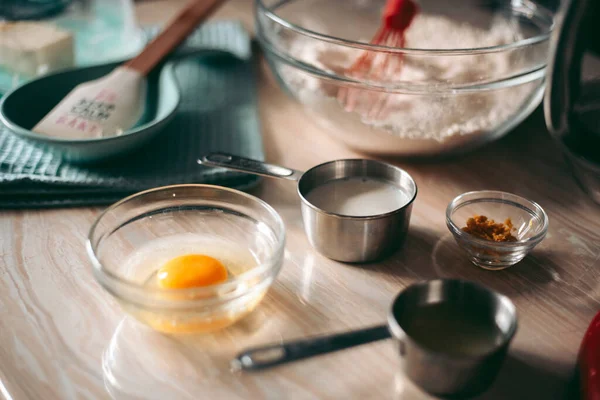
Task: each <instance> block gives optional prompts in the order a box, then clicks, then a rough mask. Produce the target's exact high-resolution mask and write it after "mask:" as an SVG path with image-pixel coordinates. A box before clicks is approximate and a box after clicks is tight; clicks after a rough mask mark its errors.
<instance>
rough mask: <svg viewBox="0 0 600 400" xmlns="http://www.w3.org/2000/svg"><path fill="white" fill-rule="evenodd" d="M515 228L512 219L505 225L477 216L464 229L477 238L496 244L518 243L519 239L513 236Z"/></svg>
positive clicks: (507, 220)
mask: <svg viewBox="0 0 600 400" xmlns="http://www.w3.org/2000/svg"><path fill="white" fill-rule="evenodd" d="M514 229H515V228H514V227H513V224H512V221H511V220H510V218H507V219H506V221H504V223H496V221H494V220H493V219H488V217H486V216H485V215H475V216H474V217H473V218H469V219H468V220H467V226H465V227H464V228H462V230H463V231H464V232H467V233H469V234H471V235H473V236H475V237H478V238H480V239H484V240H490V241H494V242H516V241H517V238H516V237H514V236H513V235H512V233H511V232H512V231H513V230H514Z"/></svg>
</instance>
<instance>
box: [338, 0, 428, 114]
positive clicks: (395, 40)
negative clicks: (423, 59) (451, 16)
mask: <svg viewBox="0 0 600 400" xmlns="http://www.w3.org/2000/svg"><path fill="white" fill-rule="evenodd" d="M418 10H419V7H418V6H417V4H416V3H415V2H414V1H413V0H388V1H387V3H386V5H385V8H384V10H383V16H382V26H381V27H380V28H379V30H378V31H377V33H376V34H375V36H374V37H373V39H372V40H371V44H374V45H379V46H386V47H395V48H400V47H404V45H405V42H406V39H405V33H406V30H407V29H408V27H409V26H410V24H411V22H412V20H413V18H414V17H415V15H416V14H417V12H418ZM401 68H402V54H401V53H393V52H389V53H385V52H383V51H369V50H366V51H364V52H363V54H362V55H361V56H360V57H359V58H358V59H357V60H356V61H355V62H354V64H352V65H351V66H350V68H348V69H347V70H346V75H348V76H351V77H354V78H362V79H364V78H371V79H373V80H376V79H377V80H379V79H381V78H382V77H385V76H390V75H393V74H397V73H399V72H400V69H401ZM357 97H358V93H356V90H351V89H348V88H342V89H340V90H339V92H338V100H339V101H340V102H341V103H342V104H344V106H345V108H346V110H347V111H352V110H354V107H355V105H356V100H357ZM376 103H377V104H373V106H374V107H373V109H372V110H371V111H370V112H369V114H370V115H372V114H373V110H376V111H375V113H379V111H380V109H381V107H382V105H383V104H382V100H381V98H380V99H379V101H377V102H376ZM377 105H379V107H377Z"/></svg>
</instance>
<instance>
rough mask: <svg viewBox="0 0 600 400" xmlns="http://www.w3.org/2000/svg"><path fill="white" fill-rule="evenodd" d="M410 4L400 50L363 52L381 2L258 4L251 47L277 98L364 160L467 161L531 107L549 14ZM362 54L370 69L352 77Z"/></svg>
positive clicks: (445, 0) (519, 7)
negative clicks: (463, 155) (448, 157)
mask: <svg viewBox="0 0 600 400" xmlns="http://www.w3.org/2000/svg"><path fill="white" fill-rule="evenodd" d="M417 2H418V4H419V6H420V12H419V13H418V14H417V16H416V18H415V19H414V20H413V22H412V24H411V26H410V27H409V29H408V31H407V37H406V39H407V42H406V47H405V48H396V47H386V46H381V45H372V44H369V42H370V38H372V37H373V36H374V34H375V32H376V31H377V29H378V27H379V26H380V23H381V22H380V21H381V9H382V7H383V6H384V4H385V0H287V1H285V0H284V1H282V0H257V6H256V20H257V36H258V39H259V41H260V43H261V45H262V48H263V49H264V53H265V56H266V59H267V61H268V64H269V66H270V68H271V70H272V71H273V73H274V75H275V77H276V79H277V81H278V82H279V84H280V85H281V86H282V87H283V88H284V90H286V91H287V92H288V93H289V94H291V95H292V96H293V97H294V98H295V99H296V100H297V101H298V102H300V103H301V104H302V105H303V106H304V108H305V109H306V110H307V111H308V112H309V113H310V114H311V116H312V117H313V119H314V120H315V121H317V122H318V123H319V124H320V125H321V126H322V127H323V129H324V131H326V132H328V133H329V134H330V135H332V136H333V137H335V138H337V139H338V140H339V141H341V142H343V143H345V144H346V145H347V146H349V147H351V148H354V149H356V150H359V151H362V152H366V153H373V154H382V155H397V156H408V157H423V156H437V155H442V154H449V153H458V152H465V151H468V150H472V149H474V148H476V147H478V146H481V145H483V144H484V143H487V142H490V141H492V140H495V139H497V138H499V137H501V136H502V135H504V134H506V133H507V132H508V131H510V130H511V129H512V128H513V127H515V126H516V125H517V124H518V123H520V122H521V121H522V120H523V119H525V118H526V117H527V116H528V115H529V114H530V113H531V112H532V111H533V110H534V109H535V108H536V107H537V106H538V105H539V103H540V102H541V100H542V96H543V83H544V74H545V67H546V62H547V56H548V40H549V35H550V33H551V30H552V27H553V21H554V17H553V12H552V11H550V10H548V9H546V8H544V7H542V6H540V5H539V4H538V3H536V2H535V1H527V0H524V1H510V0H495V1H480V0H454V1H449V0H418V1H417ZM365 54H368V55H369V57H370V58H371V59H372V60H374V62H373V64H372V65H371V67H370V68H369V69H367V70H365V71H363V72H362V73H357V72H356V71H354V72H351V71H350V70H349V67H350V66H351V65H352V64H353V62H354V61H355V60H356V59H357V58H358V57H360V56H361V55H365ZM385 60H387V61H385ZM385 62H387V64H384V63H385ZM384 65H387V66H386V67H385V68H387V69H383V68H384Z"/></svg>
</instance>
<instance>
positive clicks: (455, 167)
mask: <svg viewBox="0 0 600 400" xmlns="http://www.w3.org/2000/svg"><path fill="white" fill-rule="evenodd" d="M183 4H185V2H184V1H179V0H165V1H152V2H141V3H139V4H138V5H137V7H138V15H139V17H140V20H141V21H143V22H148V23H156V22H158V21H163V20H166V19H168V18H169V17H171V16H172V15H174V14H175V12H176V11H177V10H178V9H179V8H180V7H181V6H182V5H183ZM251 8H252V3H251V2H250V1H247V0H238V1H230V2H228V4H226V6H225V7H223V9H221V10H220V11H219V12H218V13H217V15H216V17H215V18H238V19H242V20H243V21H244V23H245V25H246V27H247V28H248V29H250V30H252V15H251ZM258 79H259V80H260V106H261V121H262V125H263V130H264V138H265V145H266V150H267V158H268V160H269V161H271V162H273V163H280V164H282V165H286V166H289V167H293V168H297V169H307V168H308V167H310V166H313V165H315V164H317V163H320V162H324V161H327V160H331V159H336V158H344V157H355V156H359V155H358V154H356V153H354V152H352V151H350V150H347V149H345V148H344V147H342V146H341V145H339V144H337V143H335V142H334V141H333V140H332V139H330V138H329V137H327V136H325V135H323V134H322V132H320V131H319V129H318V128H317V126H316V125H314V124H313V123H312V122H311V121H310V120H309V118H308V117H307V116H306V115H305V114H304V113H303V111H302V110H301V109H300V108H299V107H298V106H297V105H296V104H294V102H293V101H291V100H290V99H289V98H287V97H286V95H285V94H284V93H283V92H282V91H281V90H280V89H279V88H278V87H277V86H276V84H275V83H274V82H273V81H272V79H271V78H270V75H269V74H268V72H267V70H266V68H264V66H263V68H261V75H260V77H259V78H258ZM392 162H394V163H395V164H397V165H400V166H402V167H403V168H405V169H406V170H408V171H409V172H410V173H411V174H412V175H413V176H414V178H415V180H416V181H417V184H418V185H419V195H418V198H417V201H416V203H415V206H414V210H413V219H412V223H411V227H410V233H409V237H408V240H407V243H406V245H405V246H404V248H403V249H402V250H401V251H400V252H398V253H397V254H395V255H394V256H392V257H390V258H389V259H387V260H386V261H384V262H381V263H378V264H371V265H363V266H353V265H346V264H341V263H337V262H333V261H330V260H328V259H325V258H324V257H322V256H320V255H319V254H317V253H315V252H314V251H313V250H312V249H311V247H310V245H309V243H308V241H307V239H306V237H305V235H304V232H303V228H302V221H301V216H300V209H299V201H298V199H297V197H296V194H295V187H294V184H293V183H290V182H282V181H278V180H268V179H265V180H264V183H263V184H262V186H261V187H259V188H258V189H256V190H254V191H253V193H254V194H256V195H258V196H260V197H261V198H263V199H264V200H266V201H268V202H269V203H270V204H272V205H273V206H274V207H275V208H276V210H277V211H278V212H279V213H280V214H281V215H282V217H283V219H284V221H285V223H286V226H287V230H288V233H287V235H288V239H287V248H286V253H285V263H284V266H283V269H282V272H281V274H280V276H279V278H278V280H277V281H276V282H275V283H274V285H273V287H272V288H271V290H270V291H269V293H268V295H267V296H266V298H265V299H264V300H263V302H262V303H261V305H260V306H259V307H258V308H257V310H256V311H255V312H254V313H252V314H251V315H250V316H249V317H247V318H246V319H244V320H243V321H241V322H240V323H238V324H236V325H234V326H232V327H231V328H228V329H226V330H225V331H221V332H217V333H215V334H210V335H203V336H194V337H185V338H176V337H169V336H164V335H161V334H158V333H155V332H153V331H151V330H149V329H148V328H146V327H144V326H142V325H140V324H139V323H137V322H136V321H134V320H132V319H130V318H128V317H126V316H125V315H124V314H123V312H122V311H121V310H120V308H119V307H118V305H117V304H116V302H115V301H114V300H113V299H112V298H111V297H110V296H109V295H108V294H107V293H105V292H104V291H103V290H102V289H101V288H100V287H99V286H98V284H96V282H95V281H94V278H93V276H92V274H91V270H90V264H89V262H88V259H87V256H86V253H85V248H84V242H85V239H86V236H87V233H88V229H89V227H90V224H91V223H92V221H93V220H94V219H95V218H96V216H97V215H98V214H99V212H100V211H101V210H100V209H99V208H77V209H61V210H32V211H10V212H1V213H0V310H1V318H0V393H1V394H2V396H3V397H4V398H5V399H7V400H8V399H14V400H20V399H43V400H53V399H110V398H114V399H427V398H429V397H428V396H427V395H426V394H424V393H423V392H421V391H420V390H419V389H417V388H416V387H414V385H412V384H411V383H410V382H408V381H407V380H406V379H405V378H404V377H403V376H402V374H401V373H400V372H399V371H398V361H397V359H396V354H395V351H396V349H395V348H394V346H393V345H392V343H391V342H390V341H383V342H380V343H376V344H372V345H366V346H362V347H360V348H356V349H353V350H348V351H344V352H340V353H336V354H332V355H328V356H323V357H318V358H314V359H310V360H306V361H303V362H299V363H296V364H293V365H289V366H285V367H280V368H277V369H273V370H270V371H268V372H263V373H255V374H249V373H244V374H240V373H232V372H230V370H229V360H230V359H231V357H232V356H233V355H234V354H235V353H236V352H238V351H239V350H241V349H243V348H245V347H247V346H253V345H258V344H262V343H267V342H273V341H277V340H283V339H292V338H298V337H304V336H306V335H315V334H324V333H332V332H336V331H342V330H347V329H351V328H360V327H366V326H370V325H375V324H379V323H383V322H384V321H385V317H386V313H387V310H388V307H389V303H390V301H391V300H392V298H393V297H394V295H395V294H396V293H397V292H398V291H399V290H401V289H402V288H404V287H406V286H407V285H409V284H411V283H413V282H415V281H418V280H423V279H432V278H437V277H457V278H466V279H470V280H474V281H477V282H480V283H482V284H484V285H486V286H488V287H490V288H492V289H495V290H498V291H500V292H502V293H504V294H506V295H508V296H510V298H511V299H512V300H513V301H514V302H515V304H516V306H517V309H518V314H519V318H520V326H519V330H518V333H517V335H516V337H515V340H514V341H513V344H512V346H511V349H510V353H509V356H508V359H507V362H506V364H505V365H504V367H503V369H502V371H501V374H500V376H499V378H498V379H497V381H496V382H495V384H494V386H493V387H492V388H491V389H490V390H489V391H488V392H487V393H485V394H483V395H481V396H480V397H479V398H480V399H564V398H567V393H566V389H567V385H568V382H569V380H570V378H571V376H572V373H573V371H574V363H575V358H576V353H577V350H578V346H579V343H580V341H581V339H582V335H583V333H584V331H585V329H586V327H587V325H588V323H589V321H590V320H591V318H592V316H593V315H594V314H595V313H596V312H597V311H598V310H599V309H600V268H599V267H600V207H599V206H597V205H595V204H593V203H592V202H591V201H590V200H589V199H588V198H587V197H586V196H585V195H584V194H583V193H582V192H581V191H580V189H579V187H578V186H577V185H576V183H575V182H574V180H573V179H572V178H571V176H570V175H569V173H568V170H567V169H566V167H565V165H564V164H563V162H562V158H561V155H560V154H559V152H558V151H557V149H556V148H555V147H554V146H553V144H552V143H551V141H550V139H549V136H548V134H547V132H546V130H545V128H544V123H543V118H542V115H541V112H540V111H539V110H538V111H537V112H536V113H534V115H532V116H531V117H530V118H529V119H528V120H527V121H525V122H524V123H523V124H522V125H521V126H519V127H518V128H517V129H515V130H514V131H513V132H512V133H511V134H510V135H508V136H507V137H506V138H504V139H502V140H500V141H499V142H497V143H494V144H492V145H490V146H487V147H485V148H484V149H482V150H479V151H477V152H475V153H472V154H470V155H467V156H464V157H461V158H457V159H453V160H448V161H445V162H443V163H436V164H432V163H418V164H414V163H413V164H407V163H402V162H397V161H394V160H392ZM478 189H497V190H505V191H509V192H514V193H516V194H519V195H522V196H524V197H527V198H529V199H531V200H534V201H536V202H538V203H539V204H540V205H542V207H544V208H545V210H546V211H547V213H548V215H549V218H550V228H549V232H548V236H547V238H546V240H545V241H544V242H542V244H540V245H539V246H538V247H537V248H536V249H535V251H534V252H533V253H532V254H531V255H530V256H528V257H527V258H526V259H525V260H524V261H522V262H521V263H519V264H518V265H516V266H515V267H513V268H511V269H508V270H505V271H502V272H488V271H484V270H481V269H478V268H476V267H475V266H473V265H472V264H470V262H469V261H468V260H467V259H466V257H465V255H464V254H463V253H462V251H461V250H459V248H458V247H457V245H456V244H455V243H454V241H453V239H452V237H451V235H450V233H449V232H448V230H447V228H446V226H445V216H444V212H445V208H446V205H447V204H448V202H449V201H450V200H451V199H452V198H453V197H454V196H456V195H458V194H460V193H462V192H465V191H470V190H478Z"/></svg>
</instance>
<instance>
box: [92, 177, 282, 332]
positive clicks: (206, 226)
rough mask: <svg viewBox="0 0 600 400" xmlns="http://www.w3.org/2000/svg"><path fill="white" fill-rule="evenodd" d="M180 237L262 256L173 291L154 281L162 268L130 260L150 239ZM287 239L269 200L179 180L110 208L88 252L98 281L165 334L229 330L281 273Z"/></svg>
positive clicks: (139, 317) (101, 218) (95, 229)
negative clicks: (224, 275) (224, 276)
mask: <svg viewBox="0 0 600 400" xmlns="http://www.w3.org/2000/svg"><path fill="white" fill-rule="evenodd" d="M175 235H177V238H179V237H182V236H181V235H192V236H193V237H196V235H201V237H202V238H206V239H207V240H209V241H212V240H213V239H214V240H219V241H220V242H219V243H221V242H222V243H227V245H228V246H231V247H227V248H228V249H229V248H234V249H235V248H239V249H240V252H244V254H250V255H251V258H252V259H254V261H255V262H253V263H252V264H250V265H248V267H247V269H246V268H244V269H243V270H242V271H241V273H239V274H236V275H234V276H231V277H230V278H229V279H228V280H227V281H226V282H224V283H221V284H216V285H212V286H206V287H201V288H187V289H168V290H165V289H161V288H159V287H157V286H152V285H148V282H150V279H151V278H152V276H153V274H154V273H155V272H156V270H152V268H153V267H151V266H149V267H148V269H147V268H145V264H144V263H142V264H143V265H139V264H136V263H133V264H132V263H128V262H127V260H129V259H130V257H132V255H133V254H139V253H135V252H136V251H137V250H139V249H140V248H141V247H142V246H148V243H149V242H150V241H152V240H157V239H158V240H163V239H164V238H169V237H170V236H171V237H172V236H175ZM163 243H164V242H163ZM209 243H212V242H209ZM215 243H216V242H215ZM174 244H175V246H178V242H177V241H174ZM284 245H285V228H284V224H283V221H282V220H281V217H280V216H279V215H278V214H277V212H276V211H275V210H274V209H273V208H272V207H271V206H269V205H268V204H267V203H265V202H263V201H262V200H260V199H258V198H256V197H253V196H251V195H248V194H245V193H243V192H240V191H237V190H233V189H228V188H224V187H219V186H212V185H176V186H166V187H162V188H157V189H152V190H148V191H145V192H141V193H138V194H135V195H133V196H130V197H127V198H125V199H123V200H121V201H119V202H118V203H116V204H114V205H112V206H110V207H109V208H108V209H107V210H106V211H104V212H103V213H102V214H100V216H99V217H98V219H97V220H96V222H94V224H93V225H92V227H91V229H90V233H89V237H88V241H87V251H88V255H89V257H90V259H91V262H92V265H93V272H94V276H95V278H96V280H97V281H98V282H99V283H100V285H101V286H102V287H103V288H104V289H106V291H108V292H109V293H110V294H111V295H112V296H113V297H114V298H115V299H116V300H117V301H118V302H119V304H120V305H121V307H122V308H123V310H124V311H125V312H126V313H128V314H130V315H131V316H133V317H134V318H136V319H137V320H139V321H141V322H143V323H145V324H147V325H149V326H150V327H152V328H154V329H156V330H158V331H161V332H165V333H196V332H208V331H214V330H217V329H221V328H224V327H226V326H229V325H231V324H233V323H234V322H236V321H237V320H239V319H240V318H242V317H243V316H245V315H246V314H248V313H250V312H251V311H252V310H253V309H254V308H255V307H256V306H257V305H258V303H259V302H260V300H261V299H262V298H263V297H264V295H265V294H266V292H267V290H268V288H269V287H270V285H271V284H272V283H273V281H274V280H275V278H276V277H277V274H278V273H279V271H280V269H281V266H282V263H283V252H284ZM168 246H169V251H170V252H172V251H175V252H176V251H179V250H173V249H174V248H175V246H170V245H168ZM152 248H154V247H152ZM208 248H210V245H209V246H208ZM177 249H178V247H177ZM178 255H183V254H177V255H176V256H178ZM208 255H210V254H208ZM132 265H133V267H132Z"/></svg>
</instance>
